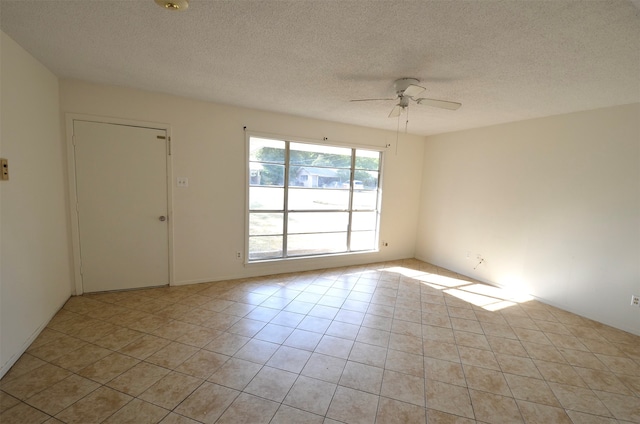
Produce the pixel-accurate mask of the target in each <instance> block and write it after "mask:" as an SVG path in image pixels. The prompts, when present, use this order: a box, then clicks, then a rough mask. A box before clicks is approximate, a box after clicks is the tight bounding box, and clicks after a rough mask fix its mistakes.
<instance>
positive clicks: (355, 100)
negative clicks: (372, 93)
mask: <svg viewBox="0 0 640 424" xmlns="http://www.w3.org/2000/svg"><path fill="white" fill-rule="evenodd" d="M396 99H397V97H395V98H393V99H354V100H349V101H350V102H374V101H377V100H396Z"/></svg>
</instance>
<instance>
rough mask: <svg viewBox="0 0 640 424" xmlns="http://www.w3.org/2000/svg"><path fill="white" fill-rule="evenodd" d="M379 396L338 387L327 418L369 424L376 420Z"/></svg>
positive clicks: (354, 423) (356, 423)
mask: <svg viewBox="0 0 640 424" xmlns="http://www.w3.org/2000/svg"><path fill="white" fill-rule="evenodd" d="M378 399H379V396H377V395H373V394H371V393H365V392H362V391H359V390H354V389H350V388H347V387H342V386H338V388H337V389H336V393H335V395H334V396H333V400H332V401H331V405H330V406H329V411H328V412H327V417H329V418H332V419H335V420H338V421H342V422H346V423H353V424H369V423H374V422H375V420H376V412H377V409H378Z"/></svg>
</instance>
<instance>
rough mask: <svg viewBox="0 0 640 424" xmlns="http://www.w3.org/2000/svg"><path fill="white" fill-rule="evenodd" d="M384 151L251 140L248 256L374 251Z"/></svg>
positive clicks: (277, 256) (252, 259)
mask: <svg viewBox="0 0 640 424" xmlns="http://www.w3.org/2000/svg"><path fill="white" fill-rule="evenodd" d="M380 164H381V153H380V152H379V151H376V150H366V149H360V148H349V147H335V146H327V145H323V144H310V143H300V142H293V141H285V140H275V139H267V138H260V137H254V136H251V137H249V167H248V169H249V179H248V182H249V186H248V199H249V212H248V220H249V222H248V229H249V231H248V245H249V254H248V260H249V261H250V262H251V261H260V260H267V259H283V258H292V257H302V256H316V255H326V254H335V253H347V252H358V251H367V250H375V249H376V248H377V240H378V221H379V212H380V211H379V206H378V205H379V204H380V201H379V197H380V194H379V192H380V191H379V189H378V188H379V181H380Z"/></svg>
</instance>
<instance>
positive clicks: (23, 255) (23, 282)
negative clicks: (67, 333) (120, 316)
mask: <svg viewBox="0 0 640 424" xmlns="http://www.w3.org/2000/svg"><path fill="white" fill-rule="evenodd" d="M0 36H1V40H0V54H1V59H0V61H1V70H0V78H1V81H0V84H1V89H2V90H1V93H2V94H1V109H0V126H1V127H2V130H1V133H0V134H1V135H0V152H1V153H0V155H1V156H2V157H3V158H7V159H8V160H9V170H10V180H9V181H2V182H0V199H1V200H0V238H1V243H0V249H1V250H0V261H1V266H0V268H1V272H0V283H1V284H0V286H1V289H0V376H2V375H4V373H5V372H6V371H8V370H9V368H10V367H11V365H12V364H13V363H14V362H15V361H16V360H17V359H18V357H19V356H20V355H21V354H22V352H23V351H24V350H25V349H26V348H27V347H28V345H29V344H30V343H31V341H32V340H33V339H34V338H35V336H36V335H37V334H38V333H39V331H40V330H41V329H42V328H43V327H44V326H45V325H46V324H47V322H48V321H49V320H50V319H51V318H52V317H53V315H54V314H55V313H56V312H57V311H58V309H59V308H60V307H61V306H62V305H63V303H64V302H65V301H66V300H67V299H68V298H69V295H70V294H71V275H70V254H69V238H68V236H67V234H68V225H67V203H66V201H65V187H66V182H65V179H64V169H65V161H64V155H63V152H64V150H63V144H62V137H61V125H60V113H59V103H58V100H59V99H58V79H57V78H56V77H55V76H54V75H53V74H51V72H49V71H48V70H47V69H46V68H44V67H43V66H42V65H41V64H40V63H38V62H37V61H36V60H35V59H33V57H32V56H30V55H29V54H28V53H27V52H25V51H24V50H23V49H22V48H21V47H20V46H18V45H17V44H16V43H15V42H14V41H13V40H12V39H11V38H9V37H8V36H7V35H6V34H4V33H2V32H0Z"/></svg>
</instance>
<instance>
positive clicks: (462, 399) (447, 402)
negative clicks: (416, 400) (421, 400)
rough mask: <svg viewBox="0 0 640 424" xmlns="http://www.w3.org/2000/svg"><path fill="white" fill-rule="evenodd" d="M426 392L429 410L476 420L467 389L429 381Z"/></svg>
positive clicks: (426, 384)
mask: <svg viewBox="0 0 640 424" xmlns="http://www.w3.org/2000/svg"><path fill="white" fill-rule="evenodd" d="M425 392H426V405H427V406H428V407H429V408H431V409H435V410H438V411H441V412H446V413H449V414H453V415H459V416H461V417H466V418H475V415H474V413H473V408H472V407H471V398H470V397H469V390H468V389H467V388H466V387H461V386H456V385H453V384H447V383H441V382H439V381H431V380H427V381H426V382H425Z"/></svg>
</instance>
